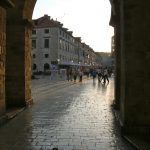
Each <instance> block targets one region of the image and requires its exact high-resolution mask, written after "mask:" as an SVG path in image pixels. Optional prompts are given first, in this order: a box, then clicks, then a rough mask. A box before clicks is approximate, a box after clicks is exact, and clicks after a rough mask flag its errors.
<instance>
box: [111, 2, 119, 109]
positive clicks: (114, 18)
mask: <svg viewBox="0 0 150 150" xmlns="http://www.w3.org/2000/svg"><path fill="white" fill-rule="evenodd" d="M110 2H111V6H112V8H111V10H112V11H111V19H110V25H111V26H113V27H114V44H115V100H114V108H115V109H117V110H119V109H120V97H121V89H120V80H121V79H120V78H121V50H120V1H119V0H113V1H110Z"/></svg>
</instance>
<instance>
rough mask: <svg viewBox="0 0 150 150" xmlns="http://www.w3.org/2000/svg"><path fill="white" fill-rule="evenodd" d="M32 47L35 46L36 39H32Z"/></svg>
mask: <svg viewBox="0 0 150 150" xmlns="http://www.w3.org/2000/svg"><path fill="white" fill-rule="evenodd" d="M32 48H36V40H32Z"/></svg>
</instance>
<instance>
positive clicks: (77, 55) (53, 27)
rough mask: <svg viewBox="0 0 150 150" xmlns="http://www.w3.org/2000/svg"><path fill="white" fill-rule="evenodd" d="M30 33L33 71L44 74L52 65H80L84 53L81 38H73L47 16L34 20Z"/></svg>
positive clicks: (65, 29)
mask: <svg viewBox="0 0 150 150" xmlns="http://www.w3.org/2000/svg"><path fill="white" fill-rule="evenodd" d="M34 25H35V27H34V29H33V31H32V59H33V61H32V66H33V71H34V72H36V71H41V72H44V71H46V70H50V69H51V68H52V67H53V66H54V65H58V66H59V67H64V66H70V65H82V64H83V63H84V56H83V53H84V51H83V50H82V47H81V38H80V37H74V36H73V35H72V33H73V32H71V31H68V29H67V28H64V27H63V24H61V23H60V22H58V21H55V20H53V19H51V18H50V16H48V15H44V16H43V17H41V18H39V19H36V20H34Z"/></svg>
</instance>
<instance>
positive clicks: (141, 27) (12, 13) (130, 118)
mask: <svg viewBox="0 0 150 150" xmlns="http://www.w3.org/2000/svg"><path fill="white" fill-rule="evenodd" d="M110 1H111V3H112V6H113V9H114V19H115V20H114V21H116V20H117V19H118V18H117V17H116V13H117V11H116V9H120V10H121V12H120V17H119V18H120V21H119V22H120V24H119V27H120V29H119V31H120V33H119V36H120V37H119V40H118V43H119V44H120V49H118V50H119V52H120V53H119V55H118V56H117V57H118V58H119V61H120V64H117V65H119V66H118V67H119V68H118V69H117V72H116V73H117V74H118V75H119V76H120V77H119V81H118V80H117V83H118V87H119V88H120V91H119V96H120V97H119V102H120V104H119V107H120V118H121V122H122V126H123V129H124V131H125V132H138V131H139V132H144V133H150V117H149V115H150V111H149V106H150V101H149V99H150V92H149V89H150V79H149V75H150V70H149V69H148V68H146V69H145V66H149V64H150V52H149V49H150V42H149V39H150V34H149V33H150V31H149V30H150V28H149V22H150V21H149V13H150V9H149V2H148V1H147V2H143V1H133V0H130V1H125V0H121V1H119V7H118V5H117V4H116V2H118V1H117V0H116V1H115V0H110ZM12 2H13V4H14V5H15V7H14V8H13V9H8V11H7V32H6V34H4V35H3V40H4V41H3V42H2V43H3V44H5V36H6V35H7V40H6V43H7V44H6V45H7V46H6V48H7V54H6V107H7V108H8V107H17V106H27V105H30V104H32V97H31V86H30V85H31V29H32V22H31V20H32V12H33V8H34V6H35V3H36V0H22V1H20V0H12ZM0 6H2V7H3V8H2V7H1V9H0V10H1V12H0V13H1V14H2V16H4V20H5V17H6V11H5V10H4V8H6V7H8V4H7V2H6V1H4V0H2V1H1V2H0ZM1 24H2V25H3V28H2V29H0V30H1V32H4V33H5V29H4V28H5V25H6V24H5V22H4V21H3V22H2V23H1ZM114 26H115V27H117V29H118V26H116V24H115V23H114ZM3 30H4V31H3ZM116 31H117V30H116ZM117 33H118V31H117ZM14 35H15V36H14ZM1 41H2V39H1ZM1 46H2V44H1ZM4 49H5V46H4V48H3V50H4ZM2 58H4V57H3V56H2ZM1 66H2V68H3V69H2V70H3V71H4V68H5V66H4V64H3V65H1ZM2 76H3V77H4V76H5V74H4V73H3V74H2ZM2 76H1V77H2ZM1 89H3V90H4V78H3V79H2V82H1ZM18 91H20V92H19V93H18ZM2 93H4V91H2ZM1 95H2V97H3V98H2V99H5V98H4V94H1ZM2 103H3V104H2ZM2 103H1V104H2V105H3V106H2V107H1V108H2V109H1V110H3V108H4V107H5V102H4V101H3V102H2ZM2 112H3V113H4V111H2Z"/></svg>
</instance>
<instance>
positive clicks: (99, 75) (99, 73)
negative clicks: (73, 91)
mask: <svg viewBox="0 0 150 150" xmlns="http://www.w3.org/2000/svg"><path fill="white" fill-rule="evenodd" d="M97 75H98V82H101V80H102V79H103V73H102V68H99V69H98V73H97Z"/></svg>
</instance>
